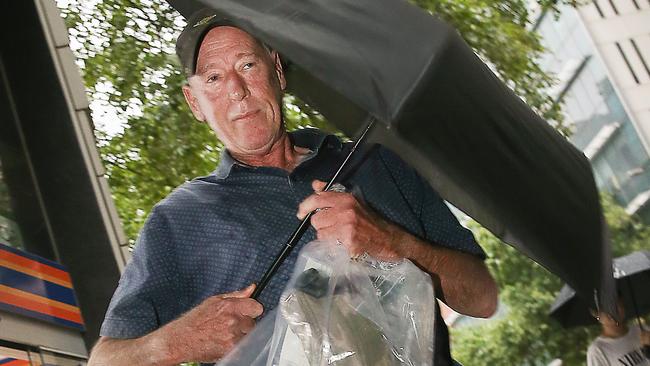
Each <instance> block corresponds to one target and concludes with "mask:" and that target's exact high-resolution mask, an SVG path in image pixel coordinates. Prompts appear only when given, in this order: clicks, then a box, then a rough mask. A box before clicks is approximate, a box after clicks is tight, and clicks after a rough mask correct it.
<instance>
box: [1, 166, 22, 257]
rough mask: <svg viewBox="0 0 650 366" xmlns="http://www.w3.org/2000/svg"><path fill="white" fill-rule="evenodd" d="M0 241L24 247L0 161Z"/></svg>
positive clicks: (19, 247) (15, 246) (20, 247)
mask: <svg viewBox="0 0 650 366" xmlns="http://www.w3.org/2000/svg"><path fill="white" fill-rule="evenodd" d="M0 242H1V243H3V244H6V245H9V246H11V247H14V248H18V249H24V246H23V239H22V235H21V234H20V229H19V227H18V224H17V223H16V218H15V217H14V213H13V208H12V202H11V195H10V194H9V187H8V186H7V184H6V182H5V175H4V171H3V169H2V161H0Z"/></svg>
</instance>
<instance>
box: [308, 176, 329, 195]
mask: <svg viewBox="0 0 650 366" xmlns="http://www.w3.org/2000/svg"><path fill="white" fill-rule="evenodd" d="M326 185H327V183H325V182H323V181H320V180H318V179H317V180H314V181H313V182H311V188H312V189H313V190H314V191H316V192H322V191H323V190H324V189H325V186H326Z"/></svg>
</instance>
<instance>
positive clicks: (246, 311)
mask: <svg viewBox="0 0 650 366" xmlns="http://www.w3.org/2000/svg"><path fill="white" fill-rule="evenodd" d="M238 307H239V310H238V311H239V313H240V314H241V315H243V316H247V317H250V318H257V317H258V316H260V315H262V313H263V312H264V307H263V306H262V304H260V303H259V302H257V301H255V300H253V299H248V300H245V302H242V303H241V304H239V305H238Z"/></svg>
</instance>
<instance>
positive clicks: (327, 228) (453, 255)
mask: <svg viewBox="0 0 650 366" xmlns="http://www.w3.org/2000/svg"><path fill="white" fill-rule="evenodd" d="M312 187H313V188H314V191H315V193H314V194H313V195H311V196H309V197H307V198H306V199H305V200H304V201H303V202H302V203H301V204H300V206H299V207H298V214H297V216H298V218H304V217H305V216H306V215H307V214H309V212H312V211H314V210H317V209H318V211H317V212H316V213H315V214H314V215H313V216H312V217H311V224H312V226H313V227H314V228H315V229H316V232H317V236H318V239H322V240H332V241H339V242H340V243H342V244H343V245H345V246H346V247H347V248H348V250H349V252H350V254H351V255H353V256H356V255H360V254H362V253H364V252H366V253H368V254H369V255H371V256H373V257H375V258H378V259H384V260H390V259H397V258H408V259H410V260H411V261H413V262H414V263H415V264H416V265H418V266H419V267H420V268H421V269H423V270H425V271H427V272H428V273H429V274H430V275H431V277H432V278H433V280H434V282H435V283H436V291H437V293H436V296H437V297H438V298H440V299H441V300H443V301H444V302H445V303H446V304H447V305H449V306H450V307H451V308H453V309H454V310H456V311H457V312H459V313H462V314H466V315H470V316H475V317H482V318H486V317H489V316H491V315H492V314H494V312H495V311H496V306H497V293H498V290H497V286H496V283H495V282H494V279H493V278H492V275H491V274H490V272H489V271H488V269H487V267H486V266H485V263H483V261H482V260H481V259H480V258H477V257H476V256H474V255H471V254H467V253H463V252H460V251H457V250H453V249H449V248H445V247H443V246H439V245H435V244H432V243H429V242H426V241H424V240H422V239H420V238H418V237H415V236H414V235H412V234H410V233H409V232H407V231H405V230H404V229H403V228H401V227H399V226H398V225H395V224H393V223H391V222H388V221H386V220H385V219H383V218H382V217H380V216H379V215H378V214H377V213H375V212H374V211H372V209H371V208H369V207H366V206H365V205H364V204H363V203H361V202H359V201H358V200H357V199H356V198H355V197H354V196H353V195H351V194H349V193H338V192H323V189H324V187H325V183H324V182H321V181H314V182H313V183H312Z"/></svg>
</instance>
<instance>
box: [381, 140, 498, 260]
mask: <svg viewBox="0 0 650 366" xmlns="http://www.w3.org/2000/svg"><path fill="white" fill-rule="evenodd" d="M380 156H381V158H382V160H383V161H384V164H386V165H387V167H388V168H389V169H388V170H389V172H390V174H391V175H392V176H393V179H395V181H396V182H397V183H398V185H399V186H400V189H402V191H403V195H404V197H405V198H406V199H407V200H408V201H410V205H411V207H412V209H413V210H414V211H415V212H416V214H417V215H418V217H419V219H420V222H421V224H422V228H423V230H424V239H425V240H427V241H429V242H432V243H434V244H437V245H440V246H444V247H447V248H450V249H455V250H458V251H462V252H465V253H468V254H472V255H475V256H477V257H480V258H481V259H485V257H486V255H485V252H484V251H483V249H482V248H481V246H480V245H479V244H478V243H477V242H476V239H475V238H474V235H473V234H472V232H471V231H470V230H468V229H466V228H465V227H463V226H462V225H461V224H460V223H459V222H458V219H457V218H456V216H454V214H453V213H452V212H451V210H450V209H449V207H448V206H447V204H446V203H445V201H444V200H443V199H442V198H441V197H440V195H438V193H437V192H436V191H435V190H434V189H433V188H432V187H431V185H430V184H429V182H427V181H426V180H425V179H424V178H423V177H422V176H420V174H418V173H417V172H416V171H415V169H413V168H412V167H410V166H409V165H407V164H406V163H405V162H404V161H403V160H402V159H401V158H399V157H398V156H397V155H396V154H395V153H394V152H392V151H390V150H388V149H386V148H382V149H381V150H380Z"/></svg>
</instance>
